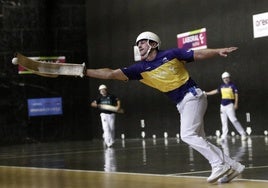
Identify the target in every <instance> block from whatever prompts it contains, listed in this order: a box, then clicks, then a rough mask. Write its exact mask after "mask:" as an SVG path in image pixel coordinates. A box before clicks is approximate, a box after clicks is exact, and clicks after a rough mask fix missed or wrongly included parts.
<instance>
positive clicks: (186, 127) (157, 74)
mask: <svg viewBox="0 0 268 188" xmlns="http://www.w3.org/2000/svg"><path fill="white" fill-rule="evenodd" d="M136 45H137V47H136V48H134V49H135V52H136V53H137V52H138V53H139V54H135V59H136V60H137V61H138V62H137V63H135V64H133V65H130V66H127V67H124V68H118V69H110V68H100V69H87V70H86V72H85V75H86V76H88V77H92V78H99V79H115V80H122V81H128V80H139V81H141V82H142V83H144V84H146V85H148V86H150V87H153V88H155V89H158V90H159V91H161V92H163V93H164V94H166V95H167V96H168V97H169V98H170V99H171V101H173V102H174V103H175V105H176V107H177V109H178V111H179V113H180V117H181V119H180V120H181V139H182V140H183V141H184V142H186V143H187V144H189V145H190V146H191V147H192V148H194V149H195V150H197V151H198V152H199V153H200V154H202V155H203V156H204V157H205V158H206V159H207V160H208V162H209V163H210V165H211V168H212V172H211V175H210V176H209V177H208V179H207V181H208V182H209V183H214V182H217V181H220V182H223V183H227V182H229V181H231V180H232V179H233V178H235V177H236V176H238V175H239V174H240V173H241V172H242V171H243V170H244V168H245V166H244V165H242V164H240V163H239V162H236V161H234V160H233V159H231V158H230V157H228V156H226V155H225V154H224V153H223V152H222V150H221V149H220V148H218V147H216V146H215V145H213V144H211V143H209V142H208V141H207V140H206V137H205V131H204V120H203V117H204V114H205V111H206V108H207V98H206V95H205V94H204V93H203V91H202V90H201V89H200V88H199V87H198V86H197V84H196V83H195V82H194V81H193V79H192V78H191V77H190V75H189V73H188V71H187V69H186V67H185V63H187V62H193V61H197V60H204V59H208V58H212V57H216V56H222V57H226V56H227V55H228V54H229V53H231V52H233V51H235V50H236V49H237V47H229V48H217V49H202V50H195V51H192V50H188V51H186V50H184V49H180V48H173V49H169V50H160V45H161V42H160V38H159V37H158V36H157V35H156V34H155V33H152V32H149V31H146V32H142V33H141V34H139V35H138V37H137V39H136ZM139 56H140V57H139Z"/></svg>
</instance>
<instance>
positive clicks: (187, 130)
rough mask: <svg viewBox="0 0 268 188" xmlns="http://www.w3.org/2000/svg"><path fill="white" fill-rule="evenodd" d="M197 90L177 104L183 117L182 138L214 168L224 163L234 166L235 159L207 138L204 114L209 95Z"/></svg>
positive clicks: (181, 117)
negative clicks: (195, 93)
mask: <svg viewBox="0 0 268 188" xmlns="http://www.w3.org/2000/svg"><path fill="white" fill-rule="evenodd" d="M196 92H197V95H196V96H194V95H193V94H192V93H190V92H188V93H187V94H186V95H185V97H184V99H183V100H182V101H181V102H180V103H179V104H177V109H178V111H179V113H180V119H181V131H180V134H181V139H182V141H184V142H185V143H187V144H189V145H190V146H191V147H192V148H193V149H195V150H196V151H198V152H199V153H200V154H202V155H203V156H204V157H205V158H206V159H207V160H208V161H209V163H210V165H211V167H212V168H213V167H215V166H218V165H220V164H223V163H227V164H229V165H231V166H232V165H233V164H234V163H235V161H234V160H232V159H231V158H230V157H228V156H226V155H225V154H224V153H223V152H222V150H221V149H220V148H218V147H216V146H215V145H213V144H211V143H210V142H208V141H207V140H206V137H205V131H204V114H205V112H206V109H207V97H206V96H205V95H204V94H203V92H202V90H201V89H196Z"/></svg>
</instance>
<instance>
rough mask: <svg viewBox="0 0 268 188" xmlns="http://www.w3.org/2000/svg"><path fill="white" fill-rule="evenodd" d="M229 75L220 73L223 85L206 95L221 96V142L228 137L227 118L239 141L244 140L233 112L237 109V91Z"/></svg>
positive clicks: (242, 132) (243, 134)
mask: <svg viewBox="0 0 268 188" xmlns="http://www.w3.org/2000/svg"><path fill="white" fill-rule="evenodd" d="M230 76H231V75H230V74H229V73H228V72H224V73H222V75H221V77H222V80H223V84H221V85H220V86H219V88H217V89H214V90H212V91H209V92H205V93H206V94H207V95H215V94H219V93H220V94H221V105H220V116H221V123H222V135H221V140H222V141H225V140H226V139H227V135H228V131H229V129H228V118H229V119H230V121H231V122H232V124H233V126H234V127H235V129H236V130H237V132H238V133H239V134H240V135H241V139H242V140H245V139H246V138H247V137H246V132H245V130H244V128H243V127H242V125H241V124H240V122H239V121H238V120H237V118H236V115H235V110H237V109H238V89H237V87H236V86H235V84H234V83H233V82H231V79H230Z"/></svg>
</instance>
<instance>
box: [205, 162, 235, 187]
mask: <svg viewBox="0 0 268 188" xmlns="http://www.w3.org/2000/svg"><path fill="white" fill-rule="evenodd" d="M230 169H231V167H230V166H229V165H227V164H222V165H219V166H216V167H214V168H212V172H211V175H210V176H209V177H208V179H207V182H209V183H214V182H216V181H217V180H218V179H219V178H221V177H223V176H224V175H225V174H227V173H228V172H229V170H230Z"/></svg>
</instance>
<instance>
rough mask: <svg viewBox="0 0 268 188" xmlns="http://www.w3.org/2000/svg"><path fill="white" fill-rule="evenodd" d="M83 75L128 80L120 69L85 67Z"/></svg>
mask: <svg viewBox="0 0 268 188" xmlns="http://www.w3.org/2000/svg"><path fill="white" fill-rule="evenodd" d="M85 76H88V77H91V78H98V79H105V80H124V81H125V80H128V78H127V77H126V75H125V74H124V73H123V72H122V71H121V70H120V69H115V70H113V69H110V68H102V69H87V70H86V72H85Z"/></svg>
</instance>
